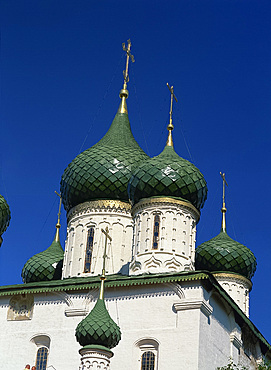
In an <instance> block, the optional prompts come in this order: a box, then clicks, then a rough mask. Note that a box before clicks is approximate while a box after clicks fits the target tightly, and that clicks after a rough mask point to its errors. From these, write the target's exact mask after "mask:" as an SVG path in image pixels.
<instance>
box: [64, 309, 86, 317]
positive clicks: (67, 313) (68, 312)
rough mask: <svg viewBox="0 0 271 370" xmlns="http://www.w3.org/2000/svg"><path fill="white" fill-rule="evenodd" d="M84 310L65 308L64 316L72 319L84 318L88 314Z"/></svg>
mask: <svg viewBox="0 0 271 370" xmlns="http://www.w3.org/2000/svg"><path fill="white" fill-rule="evenodd" d="M88 312H89V311H88V310H87V309H86V308H66V310H65V316H67V317H74V316H86V315H87V314H88Z"/></svg>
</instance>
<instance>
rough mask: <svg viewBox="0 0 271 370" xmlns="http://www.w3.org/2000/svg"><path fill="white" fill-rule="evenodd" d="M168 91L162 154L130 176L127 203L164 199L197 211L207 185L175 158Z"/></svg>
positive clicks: (195, 172) (188, 165)
mask: <svg viewBox="0 0 271 370" xmlns="http://www.w3.org/2000/svg"><path fill="white" fill-rule="evenodd" d="M167 85H168V88H169V90H170V93H171V105H170V113H169V117H170V118H169V124H168V127H167V129H168V131H169V133H168V139H167V145H166V146H165V148H164V150H163V151H162V153H161V154H159V155H158V156H156V157H154V158H150V159H148V160H145V161H144V162H143V163H142V164H140V165H139V166H138V167H137V168H136V169H135V170H134V171H133V174H132V177H131V179H130V181H129V184H128V194H129V198H130V200H131V201H132V202H133V203H134V204H135V203H137V202H138V201H139V200H140V199H143V198H149V197H155V196H167V197H175V198H178V199H181V200H185V201H188V202H190V203H192V204H193V206H195V207H196V208H197V209H198V210H200V209H201V208H202V207H203V205H204V202H205V200H206V198H207V191H208V190H207V185H206V181H205V179H204V177H203V175H202V173H201V172H200V171H199V170H198V169H197V167H195V166H194V165H193V164H192V163H190V162H189V161H187V160H186V159H183V158H181V157H179V156H178V154H177V153H176V152H175V150H174V147H173V140H172V130H173V128H174V127H173V124H172V104H173V97H174V98H175V100H176V101H177V98H176V96H175V94H174V92H173V86H171V87H170V86H169V84H167Z"/></svg>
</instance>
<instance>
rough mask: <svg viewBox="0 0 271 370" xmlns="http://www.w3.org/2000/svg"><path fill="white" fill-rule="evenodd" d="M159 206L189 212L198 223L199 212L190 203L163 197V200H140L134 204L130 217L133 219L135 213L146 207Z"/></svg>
mask: <svg viewBox="0 0 271 370" xmlns="http://www.w3.org/2000/svg"><path fill="white" fill-rule="evenodd" d="M155 205H157V206H161V205H165V206H173V207H174V206H175V207H176V206H177V207H178V208H180V206H181V207H182V208H184V209H186V210H188V211H189V212H191V213H192V214H193V216H194V217H195V219H196V220H197V222H199V219H200V212H199V211H198V210H197V209H196V208H195V207H194V206H193V205H192V204H190V203H188V202H184V201H183V200H179V199H174V198H167V197H163V198H145V199H142V200H140V201H139V202H138V203H137V204H135V205H134V206H133V208H132V216H133V217H134V216H135V214H136V213H138V212H139V211H142V210H144V209H145V208H146V207H148V206H149V207H153V206H155Z"/></svg>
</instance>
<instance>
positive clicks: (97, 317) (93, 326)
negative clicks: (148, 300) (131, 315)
mask: <svg viewBox="0 0 271 370" xmlns="http://www.w3.org/2000/svg"><path fill="white" fill-rule="evenodd" d="M75 336H76V339H77V341H78V342H79V343H80V344H81V346H86V345H91V344H97V345H100V346H104V347H106V348H113V347H115V346H116V345H117V344H118V343H119V341H120V339H121V331H120V328H119V326H118V325H117V324H116V323H115V322H114V321H113V320H112V319H111V317H110V315H109V313H108V311H107V309H106V307H105V303H104V301H103V299H98V300H97V302H96V304H95V306H94V308H93V310H92V311H91V312H90V313H89V314H88V315H87V317H86V318H85V319H83V320H82V321H81V322H80V323H79V324H78V325H77V328H76V332H75Z"/></svg>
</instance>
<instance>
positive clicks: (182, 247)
mask: <svg viewBox="0 0 271 370" xmlns="http://www.w3.org/2000/svg"><path fill="white" fill-rule="evenodd" d="M132 215H133V218H134V220H135V231H134V234H135V235H136V238H135V243H136V245H134V246H133V250H134V251H135V255H134V256H133V260H132V262H131V264H130V274H131V275H138V274H142V273H147V272H150V273H161V272H172V271H189V270H193V269H194V254H195V229H196V223H197V222H198V221H199V217H200V213H199V212H198V210H197V209H196V208H195V207H194V206H193V205H192V204H190V203H189V202H184V201H181V200H176V199H173V198H166V197H165V198H148V199H144V200H142V201H140V202H139V203H137V204H136V205H135V206H134V207H133V209H132ZM155 215H159V218H160V225H159V239H158V246H157V248H156V249H155V248H153V232H154V218H155ZM139 228H140V230H139ZM139 245H140V246H141V247H140V248H138V246H139Z"/></svg>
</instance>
